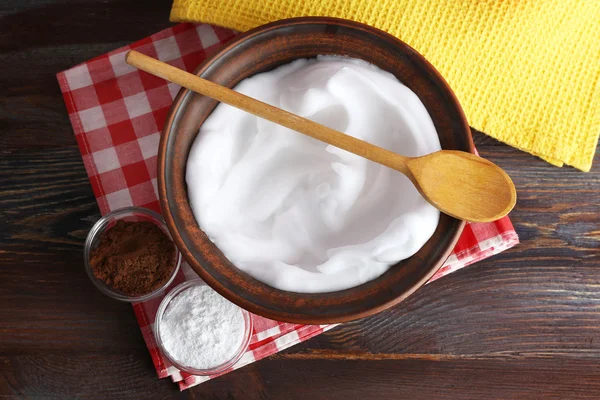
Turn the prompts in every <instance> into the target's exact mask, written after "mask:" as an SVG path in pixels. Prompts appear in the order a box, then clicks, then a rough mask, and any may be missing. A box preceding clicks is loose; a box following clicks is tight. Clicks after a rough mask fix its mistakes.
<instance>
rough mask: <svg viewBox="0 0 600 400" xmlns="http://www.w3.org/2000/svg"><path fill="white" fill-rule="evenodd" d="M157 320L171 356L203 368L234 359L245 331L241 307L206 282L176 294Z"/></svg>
mask: <svg viewBox="0 0 600 400" xmlns="http://www.w3.org/2000/svg"><path fill="white" fill-rule="evenodd" d="M157 322H158V323H159V324H160V339H161V341H162V345H163V347H164V350H165V351H166V352H167V353H168V355H169V356H170V357H171V358H172V359H174V360H175V361H177V362H178V363H179V364H181V365H183V366H186V367H190V368H194V369H200V370H207V369H212V368H215V367H219V366H220V365H222V364H224V363H226V362H228V361H230V360H231V359H232V358H234V357H235V356H236V354H237V352H238V351H239V349H240V347H241V346H242V342H243V341H244V339H245V333H246V332H245V330H246V325H245V321H244V315H243V314H242V310H241V309H240V308H239V307H238V306H236V305H235V304H233V303H231V302H229V301H227V300H226V299H224V298H223V297H221V296H220V295H219V294H218V293H217V292H215V291H214V290H212V289H211V288H210V287H208V286H206V285H202V286H192V287H190V288H188V289H185V290H183V291H182V292H181V293H179V294H178V295H176V296H175V297H174V298H173V299H172V300H171V301H170V303H169V304H168V306H167V309H166V310H165V312H164V314H163V316H162V318H161V319H160V321H157Z"/></svg>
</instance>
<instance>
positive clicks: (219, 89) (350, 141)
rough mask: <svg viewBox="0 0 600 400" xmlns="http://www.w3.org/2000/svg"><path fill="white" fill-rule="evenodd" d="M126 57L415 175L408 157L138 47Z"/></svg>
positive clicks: (150, 70) (199, 90) (158, 73)
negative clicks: (195, 73)
mask: <svg viewBox="0 0 600 400" xmlns="http://www.w3.org/2000/svg"><path fill="white" fill-rule="evenodd" d="M125 60H126V61H127V63H128V64H129V65H131V66H134V67H136V68H138V69H141V70H142V71H146V72H148V73H150V74H152V75H156V76H158V77H160V78H163V79H166V80H167V81H169V82H173V83H176V84H178V85H180V86H183V87H185V88H187V89H190V90H192V91H194V92H197V93H200V94H202V95H204V96H207V97H210V98H213V99H215V100H218V101H220V102H223V103H226V104H229V105H230V106H233V107H235V108H239V109H240V110H244V111H246V112H248V113H250V114H253V115H256V116H257V117H261V118H264V119H266V120H268V121H271V122H274V123H276V124H278V125H282V126H285V127H286V128H289V129H292V130H294V131H297V132H300V133H303V134H305V135H307V136H310V137H312V138H314V139H317V140H320V141H322V142H325V143H327V144H330V145H332V146H335V147H339V148H340V149H343V150H346V151H348V152H350V153H353V154H356V155H358V156H361V157H364V158H366V159H368V160H371V161H374V162H376V163H378V164H382V165H385V166H387V167H390V168H392V169H395V170H397V171H400V172H402V173H403V174H405V175H407V176H409V177H411V176H412V174H411V173H410V172H409V170H408V168H407V166H406V162H407V161H408V158H407V157H403V156H401V155H399V154H396V153H394V152H392V151H389V150H386V149H384V148H381V147H378V146H375V145H373V144H371V143H368V142H365V141H364V140H360V139H357V138H355V137H352V136H349V135H346V134H345V133H342V132H339V131H336V130H335V129H331V128H328V127H326V126H324V125H321V124H318V123H316V122H313V121H311V120H309V119H306V118H303V117H300V116H298V115H295V114H292V113H290V112H288V111H285V110H282V109H280V108H277V107H274V106H272V105H270V104H267V103H263V102H262V101H259V100H256V99H253V98H252V97H248V96H245V95H243V94H241V93H238V92H236V91H234V90H231V89H229V88H226V87H225V86H221V85H219V84H216V83H214V82H211V81H208V80H206V79H203V78H200V77H199V76H196V75H194V74H190V73H189V72H186V71H183V70H181V69H179V68H176V67H173V66H172V65H169V64H167V63H164V62H162V61H159V60H156V59H154V58H152V57H148V56H146V55H144V54H142V53H139V52H137V51H135V50H131V51H129V52H128V53H127V56H126V58H125Z"/></svg>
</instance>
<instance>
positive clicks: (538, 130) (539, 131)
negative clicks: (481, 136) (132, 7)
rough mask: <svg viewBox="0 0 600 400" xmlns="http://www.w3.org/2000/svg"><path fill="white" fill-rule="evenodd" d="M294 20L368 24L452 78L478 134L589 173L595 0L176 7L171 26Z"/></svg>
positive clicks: (596, 69) (594, 128) (596, 78)
mask: <svg viewBox="0 0 600 400" xmlns="http://www.w3.org/2000/svg"><path fill="white" fill-rule="evenodd" d="M297 16H332V17H341V18H347V19H352V20H355V21H359V22H363V23H366V24H369V25H372V26H375V27H378V28H380V29H383V30H384V31H387V32H389V33H391V34H392V35H394V36H396V37H398V38H400V39H401V40H403V41H405V42H406V43H408V44H409V45H411V46H412V47H414V48H415V49H417V50H418V51H419V52H420V53H421V54H423V55H424V56H425V57H426V58H427V59H428V60H429V61H430V62H431V63H432V64H433V65H434V66H435V67H436V68H437V69H438V70H439V71H440V72H441V73H442V75H443V76H444V77H445V78H446V80H447V81H448V83H449V84H450V86H451V87H452V88H453V90H454V91H455V93H456V95H457V96H458V99H459V101H460V103H461V105H462V106H463V108H464V110H465V113H466V115H467V118H468V120H469V123H470V125H471V126H472V127H474V128H475V129H477V130H480V131H483V132H485V133H487V134H488V135H490V136H492V137H494V138H496V139H498V140H500V141H502V142H505V143H507V144H509V145H512V146H515V147H517V148H519V149H522V150H525V151H527V152H529V153H532V154H535V155H537V156H539V157H541V158H543V159H545V160H546V161H548V162H550V163H552V164H554V165H557V166H562V165H563V163H565V164H568V165H572V166H573V167H576V168H578V169H581V170H583V171H589V170H590V168H591V165H592V159H593V157H594V153H595V149H596V144H597V142H598V135H599V134H600V1H598V0H504V1H501V0H496V1H493V0H451V1H445V0H303V1H294V0H273V1H266V0H204V1H202V0H175V1H174V4H173V8H172V10H171V20H172V21H194V22H205V23H210V24H215V25H220V26H224V27H228V28H231V29H235V30H240V31H244V30H247V29H250V28H253V27H255V26H258V25H262V24H264V23H267V22H271V21H275V20H278V19H282V18H289V17H297Z"/></svg>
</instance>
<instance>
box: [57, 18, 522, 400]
mask: <svg viewBox="0 0 600 400" xmlns="http://www.w3.org/2000/svg"><path fill="white" fill-rule="evenodd" d="M235 35H236V32H234V31H231V30H227V29H222V28H218V27H214V26H210V25H194V24H181V25H177V26H174V27H172V28H169V29H166V30H164V31H162V32H159V33H157V34H155V35H152V36H150V37H148V38H146V39H143V40H140V41H139V42H136V43H134V44H132V45H130V46H126V47H123V48H120V49H117V50H115V51H112V52H110V53H108V54H104V55H102V56H100V57H97V58H95V59H93V60H90V61H88V62H86V63H83V64H80V65H78V66H76V67H73V68H71V69H69V70H67V71H63V72H61V73H59V74H58V75H57V78H58V81H59V83H60V88H61V90H62V92H63V96H64V99H65V103H66V105H67V110H68V112H69V117H70V118H71V123H72V125H73V130H74V131H75V137H76V138H77V142H78V144H79V148H80V150H81V156H82V157H83V161H84V164H85V168H86V170H87V173H88V175H89V178H90V183H91V184H92V188H93V190H94V194H95V195H96V199H97V200H98V205H99V206H100V212H101V213H102V214H106V213H108V212H110V211H112V210H116V209H118V208H121V207H126V206H132V205H135V206H141V207H147V208H150V209H153V210H154V211H158V212H160V207H159V202H158V194H157V187H156V173H157V170H156V156H157V152H158V142H159V138H160V131H161V129H162V127H163V124H164V121H165V119H166V115H167V112H168V110H169V107H170V105H171V102H172V100H173V98H174V97H175V94H176V93H177V91H178V90H179V87H178V86H177V85H174V84H172V83H167V82H165V81H164V80H162V79H159V78H156V77H154V76H152V75H149V74H147V73H145V72H140V71H138V70H136V69H134V68H132V67H130V66H129V65H127V64H126V63H125V53H126V52H127V51H128V50H129V49H136V50H137V51H140V52H142V53H144V54H147V55H149V56H152V57H156V58H158V59H160V60H162V61H166V62H169V63H170V64H172V65H175V66H177V67H179V68H182V69H185V70H187V71H192V70H193V69H195V68H196V67H197V66H198V65H199V64H200V62H202V60H204V58H205V57H206V55H207V54H208V53H211V52H212V51H214V50H216V49H218V48H219V47H220V46H221V45H222V44H223V43H225V42H227V41H228V40H230V39H231V38H233V37H234V36H235ZM517 243H518V237H517V234H516V233H515V231H514V229H513V226H512V224H511V222H510V220H509V219H508V218H506V217H505V218H503V219H501V220H499V221H496V222H494V223H487V224H467V226H466V228H465V230H464V232H463V234H462V236H461V238H460V240H459V242H458V244H457V245H456V247H455V248H454V251H453V253H452V255H451V256H450V257H449V258H448V260H447V261H446V263H445V265H444V266H443V267H442V268H441V269H440V270H439V271H438V272H437V273H436V274H435V276H434V277H433V278H432V279H431V281H433V280H435V279H438V278H440V277H442V276H444V275H447V274H449V273H451V272H453V271H456V270H457V269H460V268H462V267H464V266H466V265H469V264H471V263H473V262H475V261H478V260H481V259H483V258H486V257H489V256H491V255H493V254H496V253H499V252H501V251H503V250H506V249H508V248H510V247H512V246H514V245H515V244H517ZM196 277H197V276H196V274H195V273H194V272H193V271H192V270H191V269H190V268H189V266H187V264H185V263H184V268H182V270H181V271H180V273H179V275H178V276H177V278H176V280H175V282H174V283H173V286H174V285H177V284H179V283H180V282H183V281H185V280H187V279H192V278H196ZM161 300H162V299H161V298H156V299H152V300H149V301H147V302H144V303H138V304H135V305H134V306H133V307H134V309H135V314H136V316H137V319H138V322H139V324H140V327H141V329H142V333H143V336H144V339H145V341H146V344H147V345H148V349H149V350H150V354H151V355H152V360H153V361H154V365H155V367H156V370H157V372H158V376H159V377H160V378H165V377H167V376H170V377H171V379H172V380H173V381H174V382H178V384H179V387H180V389H181V390H184V389H187V388H189V387H191V386H194V385H197V384H199V383H201V382H204V381H206V380H209V379H211V378H214V377H212V376H211V377H199V376H193V375H188V374H186V373H183V372H181V371H179V370H178V369H177V368H175V367H173V366H172V365H170V364H169V362H168V360H167V359H166V358H164V357H163V356H162V354H161V353H160V351H159V350H158V349H157V347H156V343H155V341H154V336H153V333H152V325H153V323H154V317H155V314H156V310H157V308H158V305H159V303H160V301H161ZM253 322H254V333H253V336H252V340H251V342H250V348H249V350H248V351H247V352H246V354H244V356H243V357H242V359H241V360H240V361H239V362H238V363H237V364H236V365H235V367H234V368H233V369H237V368H240V367H242V366H244V365H246V364H249V363H252V362H254V361H256V360H260V359H261V358H264V357H267V356H269V355H271V354H274V353H277V352H278V351H281V350H283V349H286V348H288V347H290V346H293V345H294V344H296V343H300V342H303V341H305V340H307V339H310V338H311V337H313V336H315V335H318V334H319V333H321V332H324V331H326V330H328V329H331V328H333V327H334V326H335V325H322V326H312V325H297V324H288V323H283V322H277V321H272V320H269V319H266V318H262V317H259V316H257V315H254V316H253Z"/></svg>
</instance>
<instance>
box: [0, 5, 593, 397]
mask: <svg viewBox="0 0 600 400" xmlns="http://www.w3.org/2000/svg"><path fill="white" fill-rule="evenodd" d="M169 8H170V3H169V1H168V0H164V1H154V2H151V1H133V0H105V1H97V0H96V1H94V0H90V1H84V0H80V1H73V2H64V1H60V2H59V1H56V2H52V1H42V0H5V1H3V2H2V4H1V5H0V60H1V61H2V73H1V74H0V132H1V134H0V227H1V229H0V398H2V399H4V398H44V399H65V398H101V399H105V398H119V399H129V398H131V399H139V398H155V397H158V398H167V397H171V396H172V397H182V398H188V397H189V398H214V399H218V398H240V399H246V398H263V399H266V398H273V399H280V398H286V399H311V400H313V399H335V398H340V399H342V398H343V399H367V398H411V399H417V398H426V399H430V398H460V399H465V398H474V399H481V398H584V397H588V398H599V397H600V365H599V363H600V282H599V279H600V270H599V268H600V251H599V248H600V196H599V194H600V175H599V174H598V172H599V171H600V160H596V166H595V167H594V169H593V171H592V172H591V173H588V174H584V173H582V172H578V171H576V170H573V169H571V168H564V169H559V168H555V167H552V166H550V165H548V164H546V163H544V162H543V161H541V160H539V159H537V158H534V157H532V156H530V155H527V154H525V153H522V152H520V151H518V150H515V149H512V148H510V147H507V146H505V145H502V144H500V143H498V142H496V141H494V140H492V139H490V138H488V137H486V136H483V135H482V134H479V133H476V134H475V141H476V144H477V146H478V148H479V151H480V152H481V154H482V155H483V156H484V157H487V158H489V159H491V160H492V161H494V162H496V163H498V164H499V165H500V166H502V167H503V168H505V169H506V170H507V171H508V173H509V174H510V175H511V176H512V177H513V179H514V181H515V184H516V186H517V190H518V193H519V200H518V203H517V207H516V209H515V211H514V212H513V213H512V214H511V217H512V220H513V222H514V224H515V227H516V230H517V232H518V233H519V235H520V237H521V241H522V243H521V244H520V245H519V246H517V247H516V248H514V249H512V250H509V251H507V252H505V253H502V254H500V255H498V256H495V257H493V258H492V259H488V260H485V261H483V262H480V263H477V264H476V265H473V266H471V267H468V268H465V269H463V270H461V271H459V272H457V273H454V274H452V275H451V276H448V277H445V278H444V279H441V280H439V281H437V282H435V283H433V284H431V285H428V286H427V287H425V288H423V289H421V290H419V291H418V292H417V293H416V294H414V295H413V296H411V297H410V298H409V299H408V300H406V301H405V302H403V303H402V304H401V305H399V306H397V307H394V308H393V309H391V310H389V311H387V312H383V313H381V314H379V315H376V316H373V317H371V318H367V319H364V320H361V321H356V322H352V323H347V324H344V325H342V326H340V327H338V328H336V329H334V330H332V331H330V332H327V333H325V334H323V335H320V336H318V337H316V338H314V339H311V340H310V341H308V342H306V343H303V344H301V345H298V346H296V347H293V348H291V349H289V350H287V351H284V352H282V353H280V354H277V355H275V356H273V357H270V358H268V359H265V360H263V361H260V362H257V363H254V364H252V365H250V366H247V367H245V368H242V369H241V370H238V371H235V372H233V373H230V374H228V375H226V376H223V377H221V378H219V379H215V380H213V381H210V382H208V383H205V384H203V385H200V386H198V387H196V388H194V389H192V390H189V391H186V392H183V393H179V392H178V390H177V387H176V385H174V384H172V383H171V382H169V381H168V380H158V379H157V378H156V374H155V371H154V369H153V367H152V363H151V360H150V356H149V354H148V351H147V349H146V346H145V344H144V342H143V340H142V336H141V334H140V331H139V328H138V325H137V323H136V320H135V318H134V315H133V312H132V309H131V307H130V306H129V305H127V304H122V303H119V302H116V301H113V300H111V299H109V298H108V297H105V296H104V295H102V294H101V293H99V292H98V291H97V290H95V289H94V287H93V286H92V284H91V283H90V282H89V280H88V278H87V276H86V274H85V272H84V269H83V265H82V251H83V242H84V239H85V236H86V233H87V231H88V229H89V228H90V227H91V226H92V224H93V223H94V222H95V221H96V220H97V219H98V218H99V213H98V207H97V205H96V202H95V200H94V196H93V194H92V190H91V187H90V185H89V182H88V179H87V176H86V173H85V170H84V168H83V163H82V161H81V157H80V155H79V151H78V149H77V145H76V143H75V139H74V136H73V132H72V130H71V126H70V123H69V119H68V117H67V114H66V110H65V107H64V104H63V101H62V98H61V95H60V91H59V88H58V84H57V82H56V79H55V73H56V72H58V71H61V70H64V69H66V68H68V67H70V66H73V65H74V64H76V63H79V62H82V61H84V60H87V59H89V58H91V57H93V56H96V55H99V54H102V53H105V52H107V51H109V50H112V49H114V48H116V47H119V46H122V45H125V44H127V43H130V42H132V41H134V40H136V39H140V38H142V37H145V36H147V35H148V34H151V33H153V32H156V31H158V30H160V29H163V28H165V27H168V26H169V25H170V24H169V22H168V20H167V18H168V13H169ZM597 158H598V157H597Z"/></svg>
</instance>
